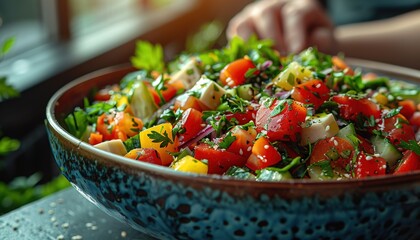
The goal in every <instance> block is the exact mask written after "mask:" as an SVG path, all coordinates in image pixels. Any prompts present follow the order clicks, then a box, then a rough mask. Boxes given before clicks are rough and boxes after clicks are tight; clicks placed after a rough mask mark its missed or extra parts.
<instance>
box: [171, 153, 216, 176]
mask: <svg viewBox="0 0 420 240" xmlns="http://www.w3.org/2000/svg"><path fill="white" fill-rule="evenodd" d="M170 167H171V168H172V169H174V170H177V171H181V172H190V173H199V174H207V171H208V166H207V164H205V163H203V162H202V161H200V160H197V159H195V158H193V157H191V156H185V157H183V158H181V159H179V160H177V161H174V162H173V163H172V165H171V166H170Z"/></svg>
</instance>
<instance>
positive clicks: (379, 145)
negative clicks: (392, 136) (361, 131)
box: [371, 136, 402, 167]
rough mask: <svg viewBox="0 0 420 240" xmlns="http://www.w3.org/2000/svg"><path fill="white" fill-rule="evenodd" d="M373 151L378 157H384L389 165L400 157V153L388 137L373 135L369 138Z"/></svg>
mask: <svg viewBox="0 0 420 240" xmlns="http://www.w3.org/2000/svg"><path fill="white" fill-rule="evenodd" d="M371 142H372V144H373V147H374V149H375V153H377V154H379V156H380V157H382V158H384V159H385V161H386V162H387V163H388V165H389V166H391V167H393V166H395V164H396V163H397V161H398V160H399V159H401V158H402V154H401V152H400V151H398V149H397V148H396V147H395V146H394V145H392V144H391V143H390V142H389V141H388V139H386V138H383V137H380V136H374V137H372V139H371Z"/></svg>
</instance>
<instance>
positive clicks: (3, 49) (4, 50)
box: [0, 37, 15, 57]
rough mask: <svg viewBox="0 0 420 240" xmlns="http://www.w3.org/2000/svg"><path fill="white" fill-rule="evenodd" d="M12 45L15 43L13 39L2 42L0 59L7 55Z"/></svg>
mask: <svg viewBox="0 0 420 240" xmlns="http://www.w3.org/2000/svg"><path fill="white" fill-rule="evenodd" d="M14 43H15V38H14V37H11V38H8V39H6V41H4V42H3V46H1V51H0V57H2V56H3V55H5V54H6V53H8V52H9V51H10V49H11V48H12V46H13V44H14Z"/></svg>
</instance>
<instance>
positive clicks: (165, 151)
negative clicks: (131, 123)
mask: <svg viewBox="0 0 420 240" xmlns="http://www.w3.org/2000/svg"><path fill="white" fill-rule="evenodd" d="M140 144H141V147H142V148H153V149H155V150H156V151H158V153H159V156H160V158H161V159H162V163H163V164H164V165H166V166H169V164H171V162H172V161H173V157H172V156H171V155H170V154H169V153H170V152H172V153H174V152H176V151H177V145H178V144H177V141H176V139H174V138H173V135H172V125H171V124H170V123H162V124H159V125H156V126H153V127H151V128H148V129H146V130H143V131H141V132H140Z"/></svg>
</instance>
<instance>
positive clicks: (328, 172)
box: [309, 160, 334, 178]
mask: <svg viewBox="0 0 420 240" xmlns="http://www.w3.org/2000/svg"><path fill="white" fill-rule="evenodd" d="M309 167H320V168H321V171H322V172H321V174H322V176H326V177H330V178H332V177H334V172H333V169H332V167H331V163H330V161H328V160H323V161H319V162H315V163H312V164H311V165H309Z"/></svg>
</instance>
